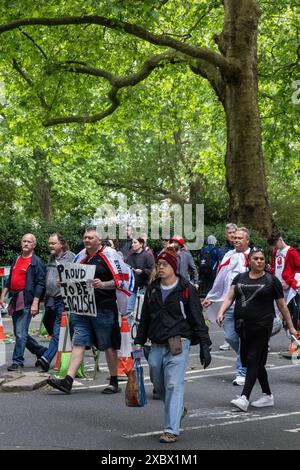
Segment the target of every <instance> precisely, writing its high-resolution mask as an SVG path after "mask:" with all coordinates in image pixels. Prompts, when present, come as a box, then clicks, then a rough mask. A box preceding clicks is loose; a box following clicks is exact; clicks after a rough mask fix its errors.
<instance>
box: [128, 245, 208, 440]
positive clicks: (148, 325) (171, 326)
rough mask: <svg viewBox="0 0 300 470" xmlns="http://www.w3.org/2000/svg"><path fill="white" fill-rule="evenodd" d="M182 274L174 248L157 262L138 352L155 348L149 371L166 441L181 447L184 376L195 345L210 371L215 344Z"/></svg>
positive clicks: (146, 305) (147, 299)
mask: <svg viewBox="0 0 300 470" xmlns="http://www.w3.org/2000/svg"><path fill="white" fill-rule="evenodd" d="M176 273H177V257H176V251H175V250H174V248H172V247H168V248H167V249H166V250H165V251H164V252H162V253H160V254H159V256H158V258H157V274H158V278H157V279H155V280H154V281H153V282H152V283H151V284H150V285H149V286H148V289H147V292H146V294H145V300H144V304H143V310H142V315H141V321H140V324H139V327H138V332H137V336H136V338H135V341H134V343H135V345H136V347H140V346H143V345H144V344H145V343H146V341H147V339H148V338H149V339H150V340H151V343H152V346H151V351H150V354H149V359H148V361H149V366H150V370H151V377H152V379H153V385H154V387H155V390H156V391H157V393H158V394H159V396H160V397H161V398H162V400H163V401H164V405H165V429H164V433H163V434H162V435H161V436H160V442H162V443H173V442H176V440H177V436H178V435H179V428H180V422H181V419H182V418H183V417H184V416H185V414H186V413H187V410H186V408H184V402H183V400H184V376H185V371H186V367H187V363H188V358H189V348H190V345H191V344H192V345H194V344H200V361H201V364H202V365H203V367H204V368H206V367H208V365H209V364H210V361H211V356H210V346H211V341H210V338H209V334H208V328H207V326H206V324H205V321H204V318H203V315H202V309H201V305H200V303H199V298H198V294H197V291H196V289H195V288H194V287H193V286H192V285H191V284H190V282H189V281H188V280H186V279H185V278H183V277H182V276H180V275H178V274H176Z"/></svg>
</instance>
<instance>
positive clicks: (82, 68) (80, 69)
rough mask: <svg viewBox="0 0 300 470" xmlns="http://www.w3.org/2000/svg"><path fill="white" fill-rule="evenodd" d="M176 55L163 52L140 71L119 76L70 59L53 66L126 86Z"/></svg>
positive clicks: (153, 57)
mask: <svg viewBox="0 0 300 470" xmlns="http://www.w3.org/2000/svg"><path fill="white" fill-rule="evenodd" d="M175 57H178V54H177V53H176V52H172V51H167V52H164V53H162V54H158V55H153V56H151V57H149V59H147V60H146V61H145V62H144V64H143V65H142V67H141V69H140V70H139V71H138V72H135V73H132V74H130V75H127V76H123V77H118V76H116V75H113V74H112V73H111V72H108V71H107V70H104V69H100V68H96V67H91V66H89V65H87V64H83V65H76V66H75V65H72V64H70V63H69V62H70V61H68V63H65V64H64V63H58V64H56V65H54V66H53V67H54V68H56V67H59V68H63V69H64V70H67V71H68V72H75V73H83V74H87V75H93V76H95V77H102V78H105V79H106V80H107V81H109V83H110V84H111V85H112V86H114V87H116V88H124V87H127V86H133V85H136V84H137V83H139V82H141V81H142V80H144V79H145V78H147V77H148V76H149V75H150V74H151V72H153V70H154V69H156V68H157V67H159V66H160V62H161V61H164V60H168V61H169V60H172V59H174V58H175ZM74 63H75V62H74ZM77 63H78V62H77Z"/></svg>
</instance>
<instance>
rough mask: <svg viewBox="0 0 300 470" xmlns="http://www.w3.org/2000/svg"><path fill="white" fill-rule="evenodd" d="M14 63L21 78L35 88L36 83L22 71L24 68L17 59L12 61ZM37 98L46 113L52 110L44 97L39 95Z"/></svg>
mask: <svg viewBox="0 0 300 470" xmlns="http://www.w3.org/2000/svg"><path fill="white" fill-rule="evenodd" d="M12 63H13V68H14V69H15V70H16V71H17V72H18V74H19V75H21V77H22V78H23V80H24V81H25V82H26V83H27V84H28V85H29V86H30V87H31V88H33V87H34V83H33V81H32V80H31V78H30V77H29V75H27V73H26V72H25V71H24V70H23V69H22V67H21V66H20V65H19V64H18V62H17V61H16V59H13V61H12ZM37 96H38V98H39V100H40V102H41V105H42V107H43V108H44V109H46V111H49V110H50V106H49V105H48V103H47V102H46V100H45V98H44V97H43V95H42V94H41V93H37Z"/></svg>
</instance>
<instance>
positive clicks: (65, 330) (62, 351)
mask: <svg viewBox="0 0 300 470" xmlns="http://www.w3.org/2000/svg"><path fill="white" fill-rule="evenodd" d="M71 352H72V344H71V337H70V332H69V324H68V316H67V314H66V312H62V314H61V320H60V330H59V339H58V348H57V358H56V363H55V366H54V370H56V371H59V374H60V373H61V369H62V358H63V355H64V370H65V362H66V357H67V356H68V355H69V356H71Z"/></svg>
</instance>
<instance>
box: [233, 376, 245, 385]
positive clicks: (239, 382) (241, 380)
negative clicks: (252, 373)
mask: <svg viewBox="0 0 300 470" xmlns="http://www.w3.org/2000/svg"><path fill="white" fill-rule="evenodd" d="M245 380H246V377H242V376H241V375H237V376H236V378H235V379H234V380H233V381H232V384H233V385H245Z"/></svg>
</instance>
